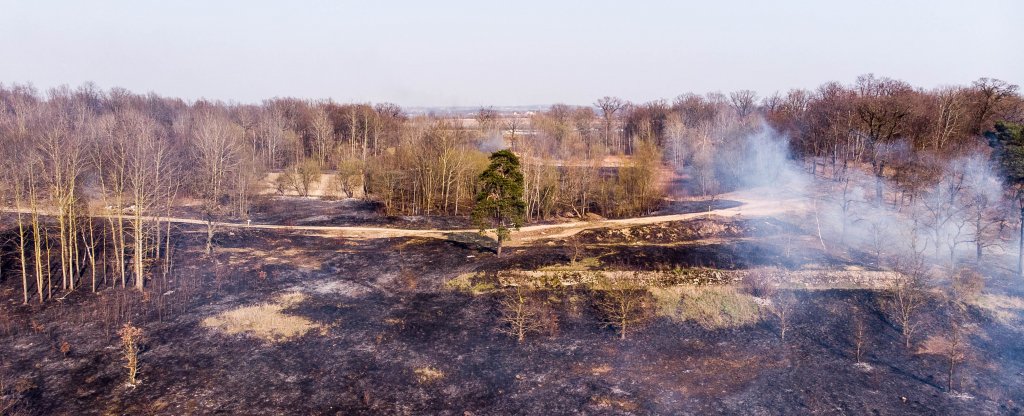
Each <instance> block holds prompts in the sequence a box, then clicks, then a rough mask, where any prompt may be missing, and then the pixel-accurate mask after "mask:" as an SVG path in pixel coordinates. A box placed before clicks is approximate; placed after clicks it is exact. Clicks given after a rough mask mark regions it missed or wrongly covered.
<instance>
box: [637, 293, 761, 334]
mask: <svg viewBox="0 0 1024 416" xmlns="http://www.w3.org/2000/svg"><path fill="white" fill-rule="evenodd" d="M649 290H650V292H651V294H652V295H654V299H655V309H656V313H657V315H658V316H664V317H667V318H669V319H671V320H673V321H676V322H693V323H696V324H697V325H700V326H701V327H704V328H706V329H720V328H735V327H740V326H745V325H750V324H754V323H757V322H758V321H759V320H760V319H761V313H760V307H759V306H758V303H757V301H756V300H755V298H754V297H753V296H751V295H748V294H746V293H742V292H740V291H738V290H736V289H735V288H734V287H732V286H702V287H692V286H671V287H664V288H658V287H652V288H649Z"/></svg>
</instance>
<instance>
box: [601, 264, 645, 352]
mask: <svg viewBox="0 0 1024 416" xmlns="http://www.w3.org/2000/svg"><path fill="white" fill-rule="evenodd" d="M594 295H595V304H596V305H597V308H598V310H600V312H601V314H602V315H603V316H604V319H605V325H606V326H611V327H614V328H615V329H616V330H617V331H618V333H619V338H620V339H626V335H627V334H628V333H629V332H630V331H635V330H636V329H635V328H636V327H637V326H639V325H640V324H642V323H643V322H644V321H646V320H647V319H648V318H649V310H648V309H649V297H650V294H649V293H648V292H647V288H646V287H644V286H643V285H642V284H641V283H640V280H639V277H638V276H637V275H631V274H628V273H615V274H614V275H612V276H603V277H602V278H601V280H600V281H599V282H598V283H597V285H596V286H595V294H594Z"/></svg>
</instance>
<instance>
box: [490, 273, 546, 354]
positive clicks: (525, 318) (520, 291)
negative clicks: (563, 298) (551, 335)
mask: <svg viewBox="0 0 1024 416" xmlns="http://www.w3.org/2000/svg"><path fill="white" fill-rule="evenodd" d="M500 306H501V320H502V322H503V323H504V324H505V326H503V327H502V328H501V329H500V330H501V332H503V333H506V334H508V335H509V336H511V337H513V338H515V339H516V341H518V342H523V340H525V339H526V336H527V335H529V334H531V333H537V332H541V331H543V330H544V329H545V328H544V325H543V322H542V316H541V314H542V311H541V310H540V309H541V308H540V307H539V301H538V300H537V299H535V298H533V297H532V296H531V294H530V291H529V289H528V288H524V287H523V286H521V285H520V286H515V287H514V288H512V289H509V290H507V291H506V293H505V294H504V295H503V298H502V300H501V303H500Z"/></svg>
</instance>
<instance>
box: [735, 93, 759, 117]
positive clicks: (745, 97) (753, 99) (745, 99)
mask: <svg viewBox="0 0 1024 416" xmlns="http://www.w3.org/2000/svg"><path fill="white" fill-rule="evenodd" d="M729 102H730V103H732V106H733V108H734V109H736V113H737V114H739V116H740V117H746V116H747V115H749V114H750V113H752V112H753V111H754V109H755V108H756V107H757V93H756V92H754V91H751V90H739V91H735V92H731V93H729Z"/></svg>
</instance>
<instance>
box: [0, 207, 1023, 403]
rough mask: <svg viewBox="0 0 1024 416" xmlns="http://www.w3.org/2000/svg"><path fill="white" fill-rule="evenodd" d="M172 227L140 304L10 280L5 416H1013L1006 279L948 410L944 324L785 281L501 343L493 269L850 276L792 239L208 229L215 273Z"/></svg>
mask: <svg viewBox="0 0 1024 416" xmlns="http://www.w3.org/2000/svg"><path fill="white" fill-rule="evenodd" d="M183 227H186V228H183V229H182V230H181V232H180V233H178V234H177V241H176V245H175V247H176V249H177V250H178V253H177V254H178V255H177V257H178V258H179V259H180V260H178V262H177V264H176V265H175V267H174V272H173V273H171V275H170V277H168V278H166V279H162V278H156V279H155V281H154V284H153V285H152V287H151V288H150V289H149V290H148V291H147V292H145V293H144V294H139V293H138V292H136V291H133V290H130V289H105V290H103V291H102V292H101V293H100V294H99V295H93V294H91V293H87V292H88V290H87V289H81V290H80V291H79V292H74V293H71V294H70V295H68V296H66V297H65V298H64V299H63V300H61V301H60V302H50V303H47V304H46V305H43V306H36V305H29V306H22V305H20V298H19V292H18V286H17V285H18V284H20V282H15V281H13V279H6V280H4V281H3V284H2V286H0V290H2V292H0V293H2V296H3V304H2V315H0V316H2V317H0V341H2V342H0V357H2V360H0V377H2V378H0V379H2V380H3V382H4V384H3V388H4V391H3V392H2V395H0V397H2V398H3V399H4V400H5V403H7V404H9V405H10V407H9V408H8V409H7V411H8V412H9V413H11V414H40V415H42V414H212V413H222V414H564V413H588V414H589V413H597V414H669V413H684V414H709V413H726V414H782V413H785V414H807V413H829V414H834V413H838V414H1014V413H1020V412H1022V408H1021V407H1020V404H1019V403H1021V401H1022V400H1024V393H1022V392H1024V378H1022V376H1021V374H1024V349H1022V348H1024V347H1022V343H1021V342H1020V340H1021V339H1022V336H1021V332H1020V329H1019V328H1020V327H1019V324H1020V314H1021V312H1022V309H1024V306H1021V305H1019V304H1017V303H1014V302H1019V301H1020V296H1021V293H1020V292H1019V291H1018V292H1012V290H1013V289H1012V287H1013V286H1014V285H1006V286H1005V287H1001V288H999V290H1001V291H1004V292H1003V293H1001V294H1000V295H999V296H1002V297H1003V298H1000V299H1002V300H1003V303H1002V304H1001V305H1002V306H1001V307H1000V308H1001V309H998V310H996V309H992V308H991V307H987V306H986V305H984V304H982V303H981V302H978V303H977V304H971V305H969V306H968V307H967V310H966V315H967V316H968V320H969V322H970V325H969V327H970V328H971V329H970V331H969V332H968V333H967V335H966V337H967V339H969V340H970V343H971V348H970V349H969V350H967V353H966V355H965V357H964V358H963V360H962V362H963V364H962V365H961V366H960V368H958V369H957V373H956V378H957V384H956V386H957V391H958V392H962V393H958V394H949V393H948V392H947V391H946V384H947V381H946V371H947V368H946V362H945V361H944V356H942V355H941V354H934V353H931V352H929V351H927V347H928V346H929V345H931V344H929V342H928V341H929V339H930V338H932V337H934V336H935V335H936V334H939V333H941V329H940V328H941V327H942V324H943V322H944V321H945V319H946V317H947V316H946V315H947V307H946V306H945V305H944V304H943V302H941V301H940V300H937V299H930V300H928V301H927V302H926V303H925V304H924V305H923V306H922V311H923V312H922V313H921V314H920V320H919V322H918V331H917V333H916V334H915V335H914V347H913V348H910V349H907V348H904V347H903V342H904V340H903V338H902V335H901V332H900V330H899V329H898V324H897V323H895V322H893V320H892V318H891V317H890V316H889V315H888V314H886V313H885V311H884V310H883V308H882V307H881V306H880V305H881V303H882V298H883V297H884V294H883V293H882V291H880V290H868V289H820V288H819V289H814V290H807V289H800V288H794V287H781V288H779V289H778V290H777V292H778V293H783V294H792V296H793V298H794V299H795V305H796V306H795V307H794V308H793V309H792V313H791V314H790V315H788V317H787V318H786V319H785V321H786V322H785V323H783V322H782V321H781V320H780V319H779V318H778V315H777V314H772V313H769V311H768V310H767V306H765V305H766V304H765V303H764V299H762V298H761V297H755V296H753V295H752V294H751V293H749V288H748V287H747V285H745V284H744V283H743V282H732V283H728V282H720V283H716V284H710V285H684V286H678V287H661V288H649V289H644V290H643V292H644V294H643V296H642V297H641V303H643V304H644V308H643V309H642V311H641V312H640V313H638V316H639V317H638V319H637V320H636V322H635V324H636V326H635V329H633V328H631V329H630V332H629V333H628V336H626V337H625V339H622V338H621V337H620V335H619V333H618V332H619V328H617V327H616V326H615V325H611V326H609V325H606V323H608V322H609V321H610V320H609V318H608V316H607V314H606V313H605V312H604V311H603V310H602V308H601V306H600V303H601V300H602V299H604V297H605V296H606V295H605V294H604V293H603V292H601V291H600V290H598V289H596V288H595V287H591V286H588V285H551V284H548V285H537V287H535V288H532V289H531V290H530V292H529V294H528V296H529V302H530V304H531V305H534V306H537V307H538V308H540V309H539V310H541V311H542V312H541V313H539V314H537V315H536V316H535V319H536V320H537V321H538V322H540V323H542V325H538V326H536V327H533V328H532V329H533V330H531V331H529V333H528V334H527V336H526V337H525V338H524V339H523V341H522V342H518V341H517V339H516V338H515V337H512V336H509V335H508V333H507V332H508V331H507V330H508V320H507V319H506V318H507V313H506V311H505V308H504V305H507V300H508V294H509V293H510V291H511V290H514V288H511V287H507V286H506V285H504V284H503V283H502V281H501V280H500V279H498V272H500V271H503V270H529V271H538V272H543V271H554V272H557V271H567V270H568V271H573V272H579V273H587V272H593V271H597V270H609V271H615V270H618V271H622V272H628V273H632V272H652V273H653V272H659V273H670V272H671V271H673V270H689V269H698V268H700V269H713V270H727V271H728V270H751V269H753V270H757V269H761V268H770V269H771V270H775V271H776V272H780V273H785V272H787V271H798V270H817V269H844V268H845V269H850V270H860V269H858V268H857V267H855V266H856V264H855V263H854V262H853V261H851V260H850V259H849V258H844V257H836V256H831V255H827V254H825V253H824V252H822V251H821V250H820V249H819V248H817V247H816V246H815V244H814V240H813V238H811V237H810V236H808V235H806V234H804V233H801V231H800V229H799V228H798V227H796V226H794V225H792V224H789V223H786V222H783V221H778V220H773V219H743V220H740V219H733V218H722V217H704V218H698V219H693V220H688V221H676V222H668V223H659V224H648V225H637V226H621V225H619V226H615V227H597V228H592V229H587V230H584V231H581V232H580V233H578V234H577V235H576V236H575V237H573V238H572V239H557V240H544V239H539V240H536V241H530V242H527V243H522V244H519V245H515V246H512V247H510V248H509V249H508V254H506V255H503V256H502V257H496V256H495V255H494V254H493V252H491V251H490V250H489V249H488V248H485V247H481V246H479V245H475V244H474V243H472V242H471V241H452V240H443V239H433V238H419V237H403V238H366V239H352V238H343V237H337V236H332V235H330V234H329V233H313V232H297V231H289V230H259V229H244V228H240V229H234V230H230V231H224V232H222V233H221V235H220V237H219V239H218V247H217V249H216V251H215V253H214V255H213V256H212V257H208V256H206V255H205V254H204V253H203V235H202V234H203V230H202V229H201V228H200V227H199V226H191V225H183ZM188 227H193V228H188ZM5 266H7V265H5ZM5 269H7V267H5ZM1005 291H1011V292H1005ZM609 293H610V292H609ZM778 293H776V295H778ZM704 301H706V302H707V304H706V305H705V304H704V303H701V302H704ZM693 305H696V306H706V308H704V309H700V308H695V307H694V306H693ZM709 305H710V306H709ZM1015 305H1016V306H1015ZM988 306H991V305H988ZM851 311H857V313H856V314H854V313H853V312H851ZM997 312H998V313H997ZM854 315H856V316H858V317H860V318H859V319H862V320H861V321H860V322H862V324H863V326H864V327H865V330H864V331H863V332H864V334H865V335H864V336H863V337H860V338H858V337H857V336H856V331H855V326H856V325H855V323H856V322H855V320H854V319H852V318H851V317H852V316H854ZM128 321H131V322H132V323H133V324H135V325H136V326H138V327H140V328H142V329H143V330H144V332H145V334H144V336H143V338H142V340H141V341H140V346H141V350H140V353H139V360H140V370H139V380H140V381H139V384H138V385H137V386H129V385H126V384H125V379H124V370H123V368H122V366H123V361H122V358H121V354H120V350H119V348H118V338H117V329H118V328H119V327H120V326H121V325H122V324H123V323H125V322H128ZM781 326H786V327H787V329H788V332H787V333H786V335H785V339H784V340H783V339H782V337H781V336H780V327H781ZM858 339H859V340H860V341H858ZM858 342H860V343H862V344H863V345H862V349H863V351H862V354H863V357H862V359H861V361H862V363H861V364H858V363H857V358H856V357H855V349H856V348H855V347H856V345H855V344H857V343H858ZM0 408H3V407H0Z"/></svg>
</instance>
